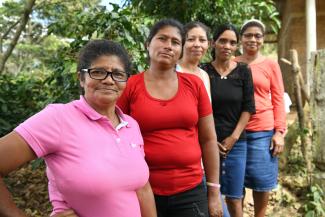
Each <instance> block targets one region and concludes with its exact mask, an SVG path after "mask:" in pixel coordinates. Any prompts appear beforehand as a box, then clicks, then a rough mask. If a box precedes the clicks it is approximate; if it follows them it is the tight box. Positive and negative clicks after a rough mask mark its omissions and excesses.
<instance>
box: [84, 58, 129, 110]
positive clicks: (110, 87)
mask: <svg viewBox="0 0 325 217" xmlns="http://www.w3.org/2000/svg"><path fill="white" fill-rule="evenodd" d="M89 68H91V69H99V70H98V71H96V70H95V71H93V73H94V74H92V76H97V74H99V72H103V71H104V70H106V71H109V72H115V73H118V72H120V73H123V72H125V67H124V65H123V63H122V62H121V60H120V58H119V57H117V56H115V55H111V56H106V55H104V56H99V57H98V58H97V59H95V60H94V61H93V62H92V64H91V66H90V67H89ZM103 69H104V70H103ZM122 76H123V74H122ZM79 79H80V74H79ZM80 86H81V87H83V89H84V91H85V95H84V97H85V99H86V100H87V102H88V103H89V104H90V105H91V106H92V107H93V108H95V109H97V108H98V109H105V107H106V106H107V105H109V104H112V103H115V102H116V101H117V99H118V98H119V97H120V96H121V94H122V92H123V90H124V88H125V86H126V82H119V81H114V80H113V79H112V77H111V74H109V75H108V76H107V77H106V78H105V79H104V80H96V79H93V78H91V77H90V75H89V73H87V72H85V74H84V79H80Z"/></svg>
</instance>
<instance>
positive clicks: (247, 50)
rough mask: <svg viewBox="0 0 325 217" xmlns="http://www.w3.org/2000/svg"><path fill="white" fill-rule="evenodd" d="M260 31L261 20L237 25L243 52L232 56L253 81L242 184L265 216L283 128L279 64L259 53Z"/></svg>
mask: <svg viewBox="0 0 325 217" xmlns="http://www.w3.org/2000/svg"><path fill="white" fill-rule="evenodd" d="M264 33H265V26H264V24H263V23H262V22H261V21H259V20H255V19H252V20H249V21H247V22H245V23H244V24H243V26H242V27H241V43H242V46H243V55H242V56H239V57H237V58H236V61H238V62H244V63H247V64H248V65H249V67H250V68H251V71H252V77H253V83H254V98H255V108H256V113H255V114H254V115H252V116H251V119H250V121H249V122H248V124H247V126H246V132H247V133H246V136H247V162H246V174H245V187H247V188H251V189H253V199H254V210H255V216H256V217H264V216H265V212H266V208H267V204H268V200H269V192H270V191H271V190H272V189H274V188H275V187H276V186H277V175H278V158H277V155H278V154H280V153H281V152H282V151H283V146H284V132H285V130H286V119H285V110H284V99H283V94H284V87H283V81H282V75H281V71H280V67H279V65H278V63H277V62H275V61H274V60H271V59H269V58H266V57H264V56H263V55H262V54H261V53H260V49H261V47H262V45H263V39H264Z"/></svg>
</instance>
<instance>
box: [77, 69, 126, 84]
mask: <svg viewBox="0 0 325 217" xmlns="http://www.w3.org/2000/svg"><path fill="white" fill-rule="evenodd" d="M94 69H98V70H102V71H105V72H106V76H105V77H104V78H101V79H98V78H94V77H92V76H91V70H94ZM80 71H81V72H84V73H86V72H87V73H88V75H89V77H90V78H91V79H94V80H98V81H102V80H105V79H106V78H107V77H108V76H109V75H110V76H111V78H112V80H113V81H117V82H126V81H127V80H128V79H129V77H130V73H127V72H125V71H122V70H113V71H107V70H106V69H103V68H89V69H80ZM114 71H115V72H116V71H118V72H120V73H125V74H126V78H125V80H124V79H123V80H121V79H116V78H115V77H114V76H113V73H114Z"/></svg>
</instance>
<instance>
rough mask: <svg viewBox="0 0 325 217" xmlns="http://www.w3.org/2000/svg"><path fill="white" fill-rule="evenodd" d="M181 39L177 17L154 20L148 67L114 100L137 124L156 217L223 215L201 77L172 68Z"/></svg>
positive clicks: (212, 133)
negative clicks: (148, 173) (205, 186)
mask: <svg viewBox="0 0 325 217" xmlns="http://www.w3.org/2000/svg"><path fill="white" fill-rule="evenodd" d="M183 43H184V39H183V26H182V25H181V24H180V23H179V22H178V21H176V20H173V19H166V20H161V21H159V22H158V23H156V24H155V25H154V26H153V27H152V29H151V32H150V35H149V37H148V40H147V43H146V48H147V51H148V54H149V58H150V66H149V68H148V69H147V70H146V71H144V72H142V73H140V74H138V75H135V76H133V77H131V78H130V80H129V82H128V84H127V87H126V90H125V93H124V94H123V95H122V96H121V98H120V100H119V102H118V104H119V106H120V107H121V109H122V110H123V111H124V112H125V113H127V114H130V115H131V116H132V117H133V118H134V119H136V120H137V121H138V123H139V126H140V129H141V132H142V135H143V138H144V149H145V154H146V160H147V163H148V165H149V169H150V179H149V181H150V184H151V187H152V189H153V192H154V194H155V200H156V206H157V212H158V216H159V217H165V216H166V217H167V216H168V217H195V216H209V215H210V216H222V208H221V202H220V197H219V173H218V171H219V159H218V157H217V156H218V153H219V152H218V145H217V140H216V134H215V131H214V123H213V116H212V108H211V105H210V101H209V98H208V95H207V92H206V90H205V87H204V84H203V82H202V81H201V80H200V78H198V77H197V76H195V75H191V74H186V73H176V71H175V66H176V63H177V61H178V60H179V58H180V56H181V52H182V45H183ZM201 157H202V158H203V163H204V168H205V173H206V177H207V181H208V182H209V183H210V186H209V188H208V198H207V197H206V190H205V188H204V186H203V183H202V178H203V171H202V168H201ZM207 199H208V200H207Z"/></svg>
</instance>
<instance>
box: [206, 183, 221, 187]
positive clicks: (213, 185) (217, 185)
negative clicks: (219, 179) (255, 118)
mask: <svg viewBox="0 0 325 217" xmlns="http://www.w3.org/2000/svg"><path fill="white" fill-rule="evenodd" d="M207 186H210V187H215V188H220V184H216V183H212V182H207Z"/></svg>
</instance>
